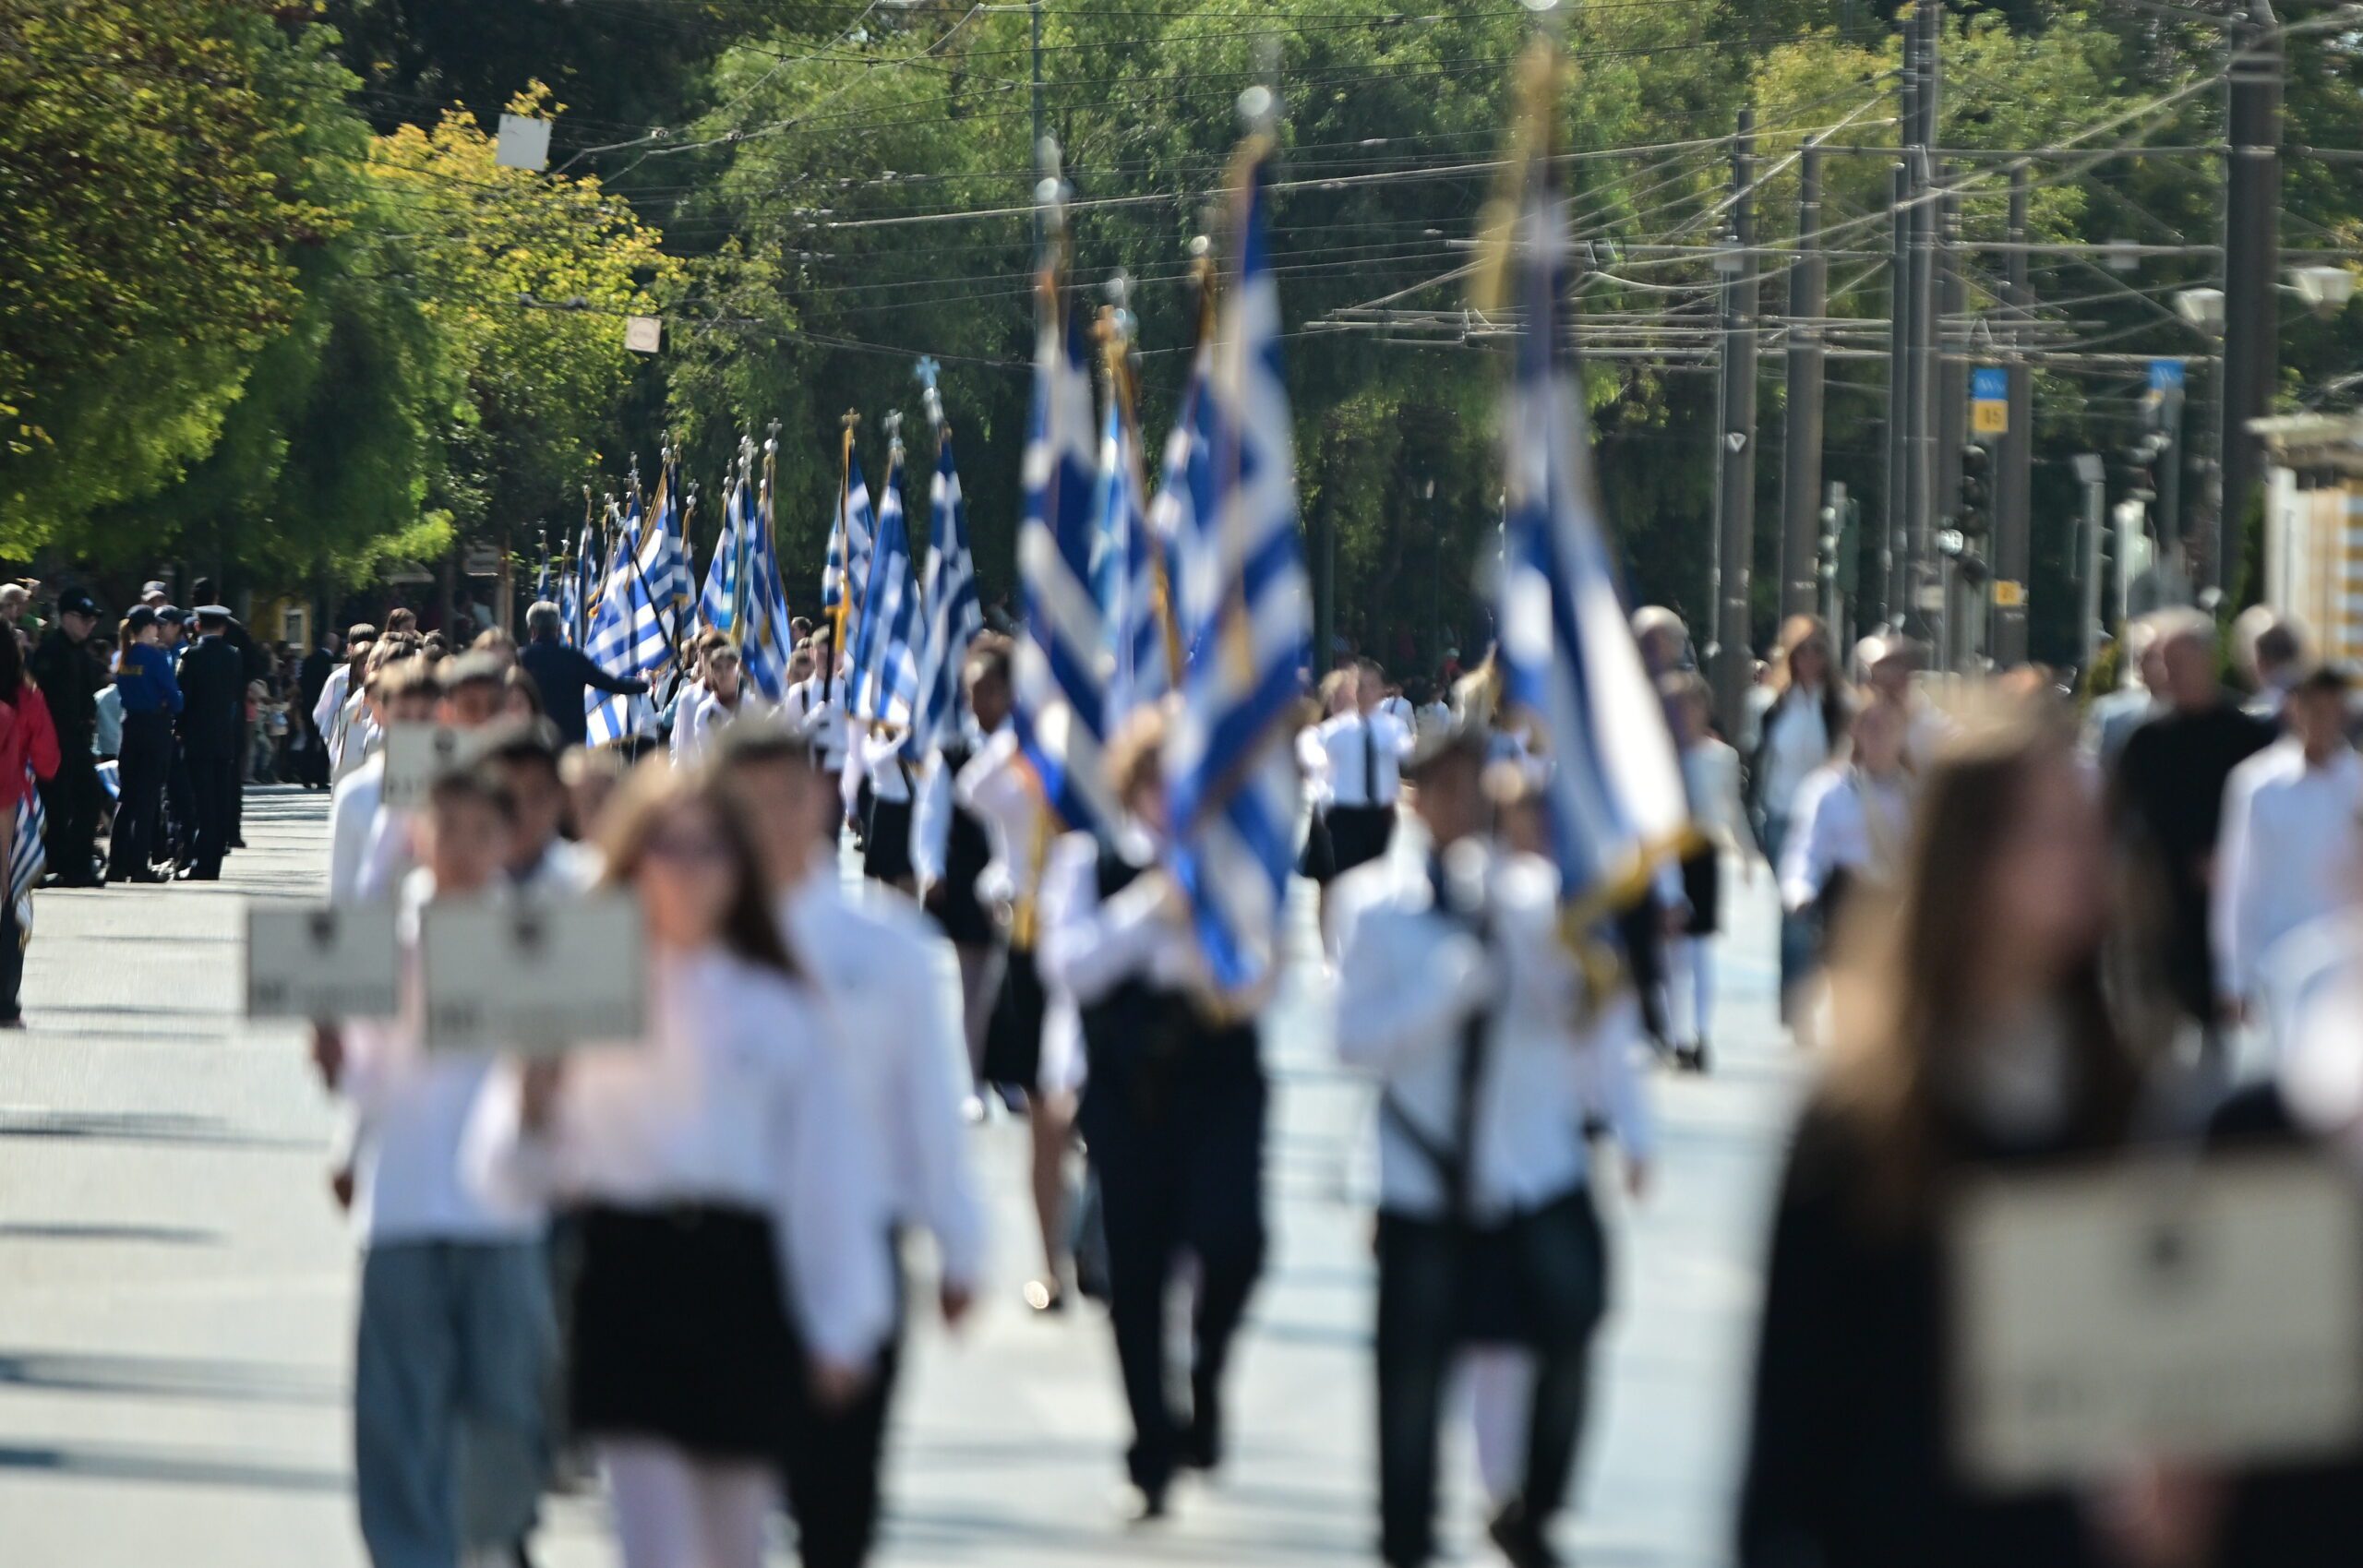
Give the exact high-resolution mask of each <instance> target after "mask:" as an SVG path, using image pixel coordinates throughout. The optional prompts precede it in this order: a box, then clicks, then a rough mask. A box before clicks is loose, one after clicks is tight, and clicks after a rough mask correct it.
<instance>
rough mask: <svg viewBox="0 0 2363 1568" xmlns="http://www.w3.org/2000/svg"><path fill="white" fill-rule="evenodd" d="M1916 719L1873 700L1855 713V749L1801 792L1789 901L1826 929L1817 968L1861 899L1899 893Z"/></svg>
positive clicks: (1786, 869)
mask: <svg viewBox="0 0 2363 1568" xmlns="http://www.w3.org/2000/svg"><path fill="white" fill-rule="evenodd" d="M1909 724H1910V721H1909V719H1908V718H1907V717H1906V715H1905V714H1904V712H1903V711H1902V710H1901V709H1900V708H1898V707H1897V706H1896V705H1895V704H1894V703H1892V702H1888V701H1877V702H1872V703H1868V704H1866V705H1865V707H1864V708H1863V709H1862V710H1861V711H1860V712H1857V713H1856V714H1855V715H1854V722H1853V732H1852V733H1853V755H1852V756H1851V757H1849V759H1848V760H1845V761H1843V762H1832V763H1830V764H1829V765H1828V766H1827V767H1824V768H1822V769H1820V770H1818V771H1817V772H1815V773H1813V774H1812V775H1811V776H1810V777H1809V778H1807V779H1806V780H1805V784H1803V785H1801V786H1800V787H1799V788H1798V790H1797V800H1796V816H1795V819H1794V821H1793V827H1792V831H1791V832H1790V835H1789V841H1788V844H1786V846H1785V849H1786V853H1785V854H1784V855H1783V856H1782V857H1781V866H1780V873H1781V908H1782V909H1784V910H1785V911H1787V912H1788V914H1789V915H1790V916H1792V917H1793V918H1795V919H1797V920H1800V921H1806V922H1810V923H1811V925H1812V926H1813V927H1815V928H1818V931H1819V949H1818V959H1817V966H1816V967H1817V968H1818V966H1819V963H1820V962H1826V961H1827V959H1828V956H1829V949H1830V947H1831V946H1832V945H1833V944H1834V943H1836V942H1837V941H1838V940H1840V939H1841V937H1843V936H1844V935H1845V934H1846V932H1845V931H1844V930H1843V929H1842V928H1843V927H1844V926H1845V925H1846V923H1847V922H1848V921H1849V920H1850V919H1853V918H1855V917H1856V913H1857V912H1856V911H1855V910H1854V909H1853V905H1854V904H1856V903H1857V902H1858V901H1859V900H1861V899H1862V898H1863V897H1864V896H1865V894H1870V895H1872V896H1874V897H1875V898H1877V897H1883V896H1884V895H1886V894H1888V893H1889V892H1892V890H1893V889H1894V888H1895V887H1896V885H1897V883H1898V881H1899V880H1900V879H1901V877H1902V874H1903V864H1904V859H1905V857H1906V856H1907V855H1909V854H1910V852H1911V847H1912V809H1913V794H1914V791H1913V775H1912V774H1911V773H1910V772H1908V771H1906V769H1905V768H1904V766H1903V747H1904V737H1905V736H1906V735H1907V734H1908V733H1909ZM1811 973H1812V972H1808V976H1807V977H1808V978H1809V977H1810V975H1811Z"/></svg>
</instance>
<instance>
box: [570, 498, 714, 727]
mask: <svg viewBox="0 0 2363 1568" xmlns="http://www.w3.org/2000/svg"><path fill="white" fill-rule="evenodd" d="M673 478H674V475H673V473H671V472H670V470H669V469H668V470H667V472H666V474H665V476H664V478H662V479H660V480H659V481H658V482H657V486H656V496H655V498H654V504H653V505H652V507H651V510H652V511H653V512H654V516H653V517H643V516H642V513H641V512H640V510H639V509H637V508H635V509H633V510H632V512H631V513H630V515H629V516H627V517H626V518H625V520H624V530H623V537H622V538H621V539H620V540H619V541H618V546H617V551H616V556H617V561H616V565H615V566H614V567H613V568H612V569H609V571H608V573H607V582H606V588H605V589H604V590H602V591H601V592H600V595H599V610H598V614H597V615H596V616H594V618H593V620H592V623H591V635H590V639H589V640H588V641H587V642H585V643H584V645H583V650H582V651H583V652H585V653H587V654H589V655H590V657H591V660H592V662H593V663H594V664H597V665H598V666H599V667H600V668H601V669H604V670H606V672H607V673H608V674H609V675H616V676H626V677H642V676H654V675H656V674H657V673H659V672H660V671H662V670H664V669H665V668H666V666H667V665H669V664H671V663H672V662H673V634H674V627H675V624H676V621H677V618H678V614H679V609H678V604H679V601H680V600H682V599H683V598H685V597H686V596H687V588H686V586H685V585H686V584H687V582H688V581H689V567H688V564H687V563H686V561H685V560H684V559H683V556H682V551H681V542H680V510H679V509H678V507H677V506H676V505H675V504H674V502H673V497H674V495H675V493H676V492H675V489H674V485H673V483H672V481H673ZM647 711H648V710H647V709H646V707H645V706H644V705H640V706H636V705H635V700H634V699H632V698H630V697H624V696H610V695H608V694H607V693H606V692H601V691H589V692H585V693H584V694H583V698H582V712H583V717H584V719H585V721H586V722H587V725H588V733H589V739H590V744H592V745H593V746H598V745H601V744H604V743H605V742H607V741H611V740H617V739H619V738H621V737H622V736H627V735H630V734H631V733H632V732H633V730H634V729H635V728H637V727H639V725H638V724H636V723H635V715H636V714H640V713H644V712H647Z"/></svg>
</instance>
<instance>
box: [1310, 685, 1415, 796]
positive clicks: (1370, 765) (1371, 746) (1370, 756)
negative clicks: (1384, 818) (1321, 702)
mask: <svg viewBox="0 0 2363 1568" xmlns="http://www.w3.org/2000/svg"><path fill="white" fill-rule="evenodd" d="M1320 736H1321V751H1322V756H1323V759H1324V760H1325V762H1326V763H1327V768H1326V772H1327V775H1328V780H1329V803H1330V804H1331V805H1333V806H1342V807H1346V808H1349V809H1352V808H1362V807H1371V806H1381V807H1384V806H1392V805H1394V804H1395V797H1396V795H1397V792H1398V791H1399V790H1400V789H1401V787H1402V780H1401V777H1400V776H1399V773H1398V772H1397V770H1399V769H1400V768H1401V766H1402V763H1403V757H1404V755H1405V753H1407V752H1409V750H1410V749H1411V731H1410V728H1409V725H1407V724H1404V723H1403V721H1402V720H1400V719H1398V718H1397V717H1396V716H1395V715H1394V714H1392V713H1389V712H1385V711H1383V710H1381V709H1376V708H1373V709H1372V710H1371V711H1370V712H1368V713H1340V714H1338V715H1337V717H1335V718H1333V719H1327V720H1325V721H1324V722H1323V723H1322V724H1321V728H1320Z"/></svg>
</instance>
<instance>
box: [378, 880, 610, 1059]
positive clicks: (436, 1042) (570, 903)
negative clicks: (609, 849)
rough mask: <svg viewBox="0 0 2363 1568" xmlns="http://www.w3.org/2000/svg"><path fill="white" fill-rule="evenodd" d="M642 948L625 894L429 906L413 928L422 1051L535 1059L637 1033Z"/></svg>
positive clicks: (483, 901) (489, 900) (488, 900)
mask: <svg viewBox="0 0 2363 1568" xmlns="http://www.w3.org/2000/svg"><path fill="white" fill-rule="evenodd" d="M645 949H646V944H645V942H644V940H643V938H642V925H641V913H640V902H639V900H637V899H635V898H633V897H631V896H630V894H628V893H620V892H618V893H601V894H597V895H594V896H591V897H572V898H568V899H566V900H564V901H562V902H561V901H551V902H547V903H544V902H541V901H538V900H529V901H524V902H515V901H504V900H492V899H486V900H482V901H470V902H465V903H451V904H428V905H427V906H426V909H425V910H424V911H423V912H422V918H421V921H420V926H419V956H420V966H421V970H422V976H423V979H424V982H425V987H426V1045H427V1048H428V1049H430V1050H438V1051H515V1052H518V1053H521V1054H523V1055H527V1056H536V1055H548V1054H553V1053H556V1052H560V1051H563V1050H565V1049H566V1048H567V1047H570V1046H576V1045H582V1044H588V1043H596V1042H608V1041H624V1040H632V1039H637V1038H638V1037H639V1036H640V1034H641V1028H642V1021H643V1019H644V1018H645V1016H646V1011H647V999H646V996H645V994H644V992H645V989H646V987H645V983H644V976H645V964H646V957H645Z"/></svg>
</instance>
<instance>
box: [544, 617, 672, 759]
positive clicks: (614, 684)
mask: <svg viewBox="0 0 2363 1568" xmlns="http://www.w3.org/2000/svg"><path fill="white" fill-rule="evenodd" d="M560 625H561V622H560V621H559V619H558V606H557V605H556V604H551V603H550V602H549V601H548V600H546V599H545V600H542V601H541V602H540V603H538V604H535V605H534V607H533V608H532V609H530V610H527V611H526V612H525V631H526V635H527V638H528V640H527V642H526V643H525V646H524V647H522V648H521V649H519V650H518V652H517V662H518V664H522V666H524V670H525V673H526V674H527V675H529V676H533V677H534V688H535V689H536V690H538V691H540V693H541V694H542V712H545V713H546V714H548V715H549V720H550V722H551V723H552V724H556V725H558V734H560V735H561V736H565V737H566V740H567V743H568V744H569V745H571V746H581V745H582V744H583V741H584V739H585V738H586V737H587V736H588V733H589V728H590V726H589V724H587V723H586V722H585V716H584V713H583V711H582V694H583V688H586V687H590V688H596V689H598V690H600V691H606V692H612V693H616V694H618V695H621V696H627V697H637V696H639V695H640V694H641V693H642V692H643V691H646V690H647V689H648V683H647V682H646V681H644V680H633V679H630V678H629V677H628V676H612V675H609V674H608V673H607V672H606V671H605V670H603V669H601V668H600V667H599V666H598V665H597V664H593V663H592V662H591V659H590V656H589V655H588V654H586V653H584V652H582V649H580V648H570V647H569V646H567V645H566V644H565V643H563V642H561V641H559V640H558V628H559V627H560Z"/></svg>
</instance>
